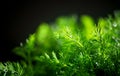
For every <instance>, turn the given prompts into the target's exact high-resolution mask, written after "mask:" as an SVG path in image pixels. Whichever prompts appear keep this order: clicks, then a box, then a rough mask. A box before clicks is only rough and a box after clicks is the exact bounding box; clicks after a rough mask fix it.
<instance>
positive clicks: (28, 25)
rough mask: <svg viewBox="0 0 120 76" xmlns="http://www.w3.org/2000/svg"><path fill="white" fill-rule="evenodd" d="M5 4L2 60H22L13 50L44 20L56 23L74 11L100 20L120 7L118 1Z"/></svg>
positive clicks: (20, 1) (57, 0) (15, 0)
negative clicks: (56, 20) (58, 19)
mask: <svg viewBox="0 0 120 76" xmlns="http://www.w3.org/2000/svg"><path fill="white" fill-rule="evenodd" d="M5 5H6V6H5V7H3V9H4V10H5V13H4V15H3V16H4V17H3V18H4V20H5V21H4V22H3V24H2V23H1V26H0V33H1V34H2V35H1V37H0V61H7V60H17V59H18V60H19V57H18V56H16V55H14V54H13V53H11V50H12V49H13V48H14V47H16V46H19V43H20V42H25V40H26V38H27V37H28V36H29V34H31V33H33V32H34V31H35V30H36V28H37V27H38V25H39V24H40V23H41V22H54V20H55V19H56V18H57V17H59V16H62V15H70V14H77V15H82V14H88V15H91V16H92V17H93V18H94V19H97V18H99V17H106V16H107V15H108V14H113V12H114V11H115V10H119V9H120V7H119V1H117V0H108V1H106V0H103V1H102V0H88V1H87V0H79V1H75V0H73V1H72V0H71V1H70V0H68V1H65V0H64V1H61V0H54V1H53V0H48V1H42V0H41V1H40V0H38V1H36V0H33V1H31V0H9V1H6V2H5Z"/></svg>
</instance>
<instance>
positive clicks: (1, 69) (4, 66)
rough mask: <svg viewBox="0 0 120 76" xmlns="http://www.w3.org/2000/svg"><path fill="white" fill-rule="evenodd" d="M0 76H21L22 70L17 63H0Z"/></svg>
mask: <svg viewBox="0 0 120 76" xmlns="http://www.w3.org/2000/svg"><path fill="white" fill-rule="evenodd" d="M0 76H23V68H22V67H21V65H20V64H19V63H15V62H12V63H11V62H6V63H0Z"/></svg>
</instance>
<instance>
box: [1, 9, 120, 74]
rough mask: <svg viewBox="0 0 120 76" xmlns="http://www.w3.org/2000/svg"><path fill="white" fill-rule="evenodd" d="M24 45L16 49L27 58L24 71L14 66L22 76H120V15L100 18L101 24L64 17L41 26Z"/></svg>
mask: <svg viewBox="0 0 120 76" xmlns="http://www.w3.org/2000/svg"><path fill="white" fill-rule="evenodd" d="M20 45H21V46H19V47H16V48H15V49H14V52H15V53H16V54H17V55H19V56H21V57H22V58H23V60H22V61H21V62H20V64H21V65H23V66H22V67H23V69H24V70H23V69H20V68H18V67H14V68H15V69H19V71H18V70H17V72H18V73H19V75H23V76H119V75H120V12H119V11H117V12H115V14H114V17H112V16H111V15H109V16H108V17H107V18H99V20H98V24H95V22H94V20H93V19H92V18H91V17H90V16H87V15H84V16H81V17H80V21H79V20H77V17H76V16H69V17H66V16H62V17H59V18H58V19H57V20H56V22H55V23H54V24H47V23H43V24H41V25H40V26H39V27H38V29H37V31H36V32H35V33H34V34H31V35H30V36H29V38H28V39H27V40H26V43H21V44H20ZM11 64H12V63H11ZM1 65H3V64H1ZM1 70H3V69H1ZM20 70H21V72H20ZM23 71H24V72H23ZM0 73H1V74H4V75H5V74H6V73H5V72H4V71H2V72H0Z"/></svg>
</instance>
